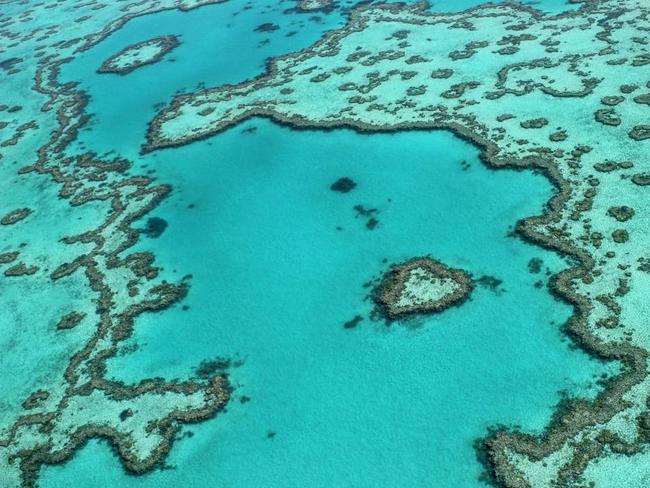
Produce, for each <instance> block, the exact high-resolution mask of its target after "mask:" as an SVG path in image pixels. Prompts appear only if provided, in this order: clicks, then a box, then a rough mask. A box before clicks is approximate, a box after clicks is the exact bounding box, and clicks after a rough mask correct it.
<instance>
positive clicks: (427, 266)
mask: <svg viewBox="0 0 650 488" xmlns="http://www.w3.org/2000/svg"><path fill="white" fill-rule="evenodd" d="M473 288H474V285H473V283H472V279H471V277H470V275H469V274H468V273H467V272H465V271H463V270H462V269H455V268H450V267H448V266H446V265H445V264H443V263H441V262H440V261H436V260H435V259H432V258H428V257H419V258H413V259H410V260H408V261H406V262H404V263H400V264H394V265H393V266H391V268H390V270H388V271H387V272H386V274H385V275H384V277H383V278H382V280H381V282H380V283H379V285H378V286H377V287H376V288H375V290H374V292H373V295H372V296H373V299H374V301H375V303H376V304H377V307H378V309H379V311H380V312H381V314H382V315H383V316H384V317H385V318H387V319H388V320H397V319H400V318H403V317H406V316H409V315H414V314H431V313H439V312H442V311H443V310H445V309H447V308H449V307H450V306H452V305H459V304H461V303H462V302H463V301H465V300H466V299H467V298H468V297H469V295H470V293H471V291H472V289H473Z"/></svg>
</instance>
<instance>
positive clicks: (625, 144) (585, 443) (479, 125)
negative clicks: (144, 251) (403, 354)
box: [143, 0, 650, 488]
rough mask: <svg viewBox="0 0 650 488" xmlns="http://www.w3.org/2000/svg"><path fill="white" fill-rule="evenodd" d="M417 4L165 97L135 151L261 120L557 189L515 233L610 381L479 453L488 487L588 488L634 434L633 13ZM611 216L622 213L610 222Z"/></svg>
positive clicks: (647, 37)
mask: <svg viewBox="0 0 650 488" xmlns="http://www.w3.org/2000/svg"><path fill="white" fill-rule="evenodd" d="M425 7H426V6H425V5H416V6H408V5H390V4H385V5H375V6H372V5H366V6H361V7H359V8H357V9H355V10H353V11H352V13H351V15H350V18H349V21H348V23H347V25H346V26H345V27H343V28H341V29H339V30H336V31H333V32H330V33H328V34H327V35H326V36H325V37H324V38H323V39H322V40H320V41H319V42H317V43H316V44H315V45H313V46H312V47H310V48H308V49H305V50H303V51H301V52H298V53H295V54H291V55H288V56H284V57H279V58H277V59H274V60H272V61H270V62H269V64H268V67H267V71H266V73H264V74H262V75H260V76H259V77H257V78H255V79H252V80H249V81H247V82H244V83H241V84H237V85H228V86H223V87H219V88H215V89H208V90H204V91H201V92H197V93H192V94H186V95H180V96H178V97H177V98H176V99H175V100H174V101H173V103H172V104H171V105H170V106H169V107H167V108H165V109H164V110H162V111H161V112H160V113H159V114H158V115H157V116H156V118H155V119H154V120H153V121H152V122H151V124H150V128H149V133H148V143H147V145H146V146H145V147H144V148H143V150H144V151H151V150H156V149H161V148H164V147H169V146H176V145H180V144H186V143H189V142H191V141H194V140H197V139H201V138H204V137H208V136H210V135H213V134H216V133H218V132H220V131H223V130H225V129H227V128H229V127H232V126H233V125H236V124H238V123H240V122H242V121H244V120H246V119H248V118H250V117H254V116H266V117H270V118H272V119H273V120H275V121H277V122H279V123H284V124H288V125H290V126H292V127H294V128H320V129H327V128H334V127H342V126H344V127H351V128H354V129H356V130H358V131H367V132H376V131H397V130H406V129H423V128H431V129H447V130H452V131H454V132H455V133H456V134H458V135H460V136H461V137H464V138H466V139H468V140H470V141H472V142H474V143H475V144H477V145H479V146H480V147H482V149H483V151H482V158H483V160H484V161H485V162H486V164H489V165H490V166H492V167H495V168H496V167H515V168H533V169H536V170H538V171H542V172H544V173H545V174H546V175H547V176H548V177H549V178H550V179H551V180H552V181H553V182H554V184H555V185H556V187H557V193H556V195H555V196H554V197H553V199H552V200H551V201H550V202H549V203H548V205H547V209H546V212H545V214H544V215H541V216H535V217H531V218H528V219H525V220H523V221H521V222H519V223H518V225H517V230H518V232H519V234H520V235H521V236H523V237H525V238H527V239H529V240H531V241H532V242H534V243H537V244H539V245H543V246H546V247H548V248H550V249H554V250H556V251H558V252H560V253H562V254H563V255H565V256H567V258H568V259H569V260H570V261H571V262H573V267H571V268H570V269H567V270H565V271H563V272H561V273H559V274H558V275H556V276H555V277H554V278H553V280H552V286H551V287H552V290H553V292H554V293H555V294H557V296H558V297H560V298H562V299H563V300H566V301H567V302H569V303H571V304H572V305H573V306H574V314H573V316H572V318H571V319H570V320H569V322H568V323H567V324H566V326H565V329H566V332H567V334H568V335H569V336H570V337H571V338H572V339H573V340H574V342H575V343H576V344H578V345H579V346H581V347H583V348H584V349H586V350H587V351H589V352H590V353H591V354H593V355H595V356H598V357H600V358H603V359H604V360H617V361H619V362H620V364H621V368H622V372H621V374H620V375H619V376H617V377H616V378H615V379H613V380H611V381H608V382H607V383H606V384H605V385H604V386H605V388H604V390H603V392H602V393H601V394H600V395H599V396H598V397H597V398H596V399H595V400H594V401H584V400H571V401H566V402H563V403H562V404H561V405H559V406H558V411H557V414H556V416H555V418H554V420H553V421H552V422H551V424H550V425H549V426H548V428H547V429H546V430H545V432H544V433H543V434H541V435H539V436H533V435H528V434H525V433H520V432H513V431H509V430H508V429H504V428H500V429H495V430H494V431H492V432H491V433H489V435H487V436H486V438H485V439H484V440H483V441H482V442H480V443H479V444H480V455H481V458H482V459H484V460H485V464H486V468H487V469H486V471H487V473H486V474H487V475H489V476H490V478H491V479H492V481H493V482H495V483H497V484H499V485H500V486H504V487H511V488H515V487H517V488H523V487H535V488H543V487H552V486H574V487H578V486H589V483H590V481H591V480H590V479H587V478H586V476H587V475H586V474H585V469H586V467H587V466H590V465H593V464H594V463H593V462H592V461H594V460H596V459H598V458H602V457H605V456H608V457H609V458H612V457H613V456H615V455H617V453H621V452H624V453H626V454H628V455H631V454H634V453H636V452H638V451H640V450H641V449H642V448H644V444H645V443H646V441H647V440H649V439H650V411H649V409H648V399H649V395H650V377H649V376H648V372H647V359H648V351H649V350H650V335H649V334H648V333H647V328H645V327H644V325H645V324H644V317H647V316H649V314H650V304H649V302H648V300H647V297H648V296H650V295H649V293H650V274H649V270H650V266H648V263H650V260H648V247H647V244H648V242H649V237H650V226H648V222H649V221H650V207H649V206H648V205H647V204H645V202H647V198H648V195H649V194H648V191H650V188H649V187H648V185H649V184H650V183H648V182H650V172H649V170H650V159H649V158H648V154H650V152H649V150H650V128H649V125H648V124H649V119H650V117H649V115H650V113H649V111H648V104H647V103H646V102H647V100H648V99H649V97H648V94H649V92H650V70H649V69H648V66H649V65H650V52H649V50H648V42H649V41H650V27H649V26H650V17H649V12H650V7H649V6H648V3H647V1H646V0H617V1H614V0H611V1H608V0H591V1H587V2H585V3H584V4H583V5H582V6H581V8H580V9H579V10H577V11H575V12H572V13H567V14H563V15H560V16H555V17H549V16H543V15H541V14H540V13H538V12H537V11H534V10H532V9H529V8H527V7H523V6H520V5H515V4H496V5H484V6H481V7H477V8H475V9H472V10H469V11H466V12H461V13H458V14H431V13H428V12H426V10H425ZM622 207H625V208H626V209H630V210H631V211H630V210H628V211H627V212H625V214H626V217H629V218H625V219H620V218H617V216H618V215H620V214H621V213H620V212H619V211H616V210H613V211H612V210H611V209H612V208H614V209H617V208H622Z"/></svg>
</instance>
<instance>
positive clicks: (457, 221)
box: [40, 1, 611, 487]
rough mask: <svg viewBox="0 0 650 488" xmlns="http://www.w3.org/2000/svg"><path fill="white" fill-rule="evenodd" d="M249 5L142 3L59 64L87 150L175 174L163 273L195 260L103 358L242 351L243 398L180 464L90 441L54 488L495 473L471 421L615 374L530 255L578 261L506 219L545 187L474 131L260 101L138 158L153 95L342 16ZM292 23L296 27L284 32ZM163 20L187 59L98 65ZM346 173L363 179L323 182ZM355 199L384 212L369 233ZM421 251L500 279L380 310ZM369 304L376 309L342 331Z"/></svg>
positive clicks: (540, 411)
mask: <svg viewBox="0 0 650 488" xmlns="http://www.w3.org/2000/svg"><path fill="white" fill-rule="evenodd" d="M243 4H244V3H243V2H238V1H233V2H229V3H226V4H223V5H217V6H213V7H206V8H202V9H199V10H196V11H194V12H191V13H180V12H167V13H163V14H159V15H155V16H149V17H143V18H140V19H136V20H135V21H133V22H131V23H130V24H129V25H128V26H127V27H126V28H124V29H122V30H120V31H119V32H118V33H116V34H115V35H113V36H111V37H109V38H108V39H107V40H106V41H105V42H103V43H102V44H100V45H99V46H97V47H96V48H94V49H92V50H90V51H88V52H87V53H85V54H83V55H82V56H80V57H79V58H78V59H76V60H75V61H74V62H72V63H70V64H69V65H68V66H67V67H66V68H65V69H64V70H63V74H62V78H63V80H64V81H67V80H80V81H81V82H82V83H81V86H82V88H84V89H86V90H88V92H89V93H90V95H91V97H92V101H91V103H90V105H89V108H88V110H89V112H90V113H93V114H94V118H93V123H92V125H91V126H90V127H89V129H90V130H88V131H85V132H84V133H83V134H82V136H81V137H80V138H79V142H78V146H77V147H79V146H85V147H86V148H87V149H92V150H95V151H98V152H100V153H101V152H108V151H116V152H117V153H118V154H120V155H123V156H127V157H130V158H136V159H137V164H136V165H135V168H134V170H133V172H134V173H141V172H142V171H143V170H144V171H152V172H153V173H152V174H153V175H154V176H156V177H157V178H158V180H159V181H160V182H164V183H170V184H172V185H173V188H174V192H173V193H172V195H171V196H170V197H169V198H168V199H167V200H166V201H165V202H164V203H163V204H162V205H161V206H160V207H159V208H157V209H156V210H154V212H153V213H152V214H151V216H156V217H160V218H164V219H165V220H166V221H167V222H168V223H169V226H168V228H167V229H166V230H165V232H164V233H163V234H162V235H161V236H160V237H158V238H157V239H143V240H142V241H141V242H140V243H139V244H138V245H137V246H136V248H137V249H139V250H150V251H153V252H154V253H155V254H156V256H157V262H158V264H159V265H161V266H163V267H164V268H165V269H164V271H163V275H164V276H167V277H169V278H179V277H180V276H183V275H185V274H188V273H191V274H192V275H193V278H192V289H191V291H190V294H189V296H188V298H187V299H186V300H185V301H184V302H183V304H182V305H186V306H187V307H189V308H188V309H187V310H184V309H183V308H182V307H180V306H178V307H176V308H173V309H171V310H169V311H166V312H164V313H161V314H156V315H146V316H143V317H141V319H140V320H139V321H138V323H137V326H136V328H135V333H134V336H133V338H132V339H131V340H130V344H137V345H138V346H139V349H138V350H137V351H136V352H134V353H130V354H123V355H120V356H118V357H116V358H115V359H113V360H111V361H110V362H109V363H108V375H109V376H113V377H115V378H118V379H120V380H124V381H127V382H136V381H139V380H140V379H142V378H143V377H152V376H163V377H165V378H184V377H187V376H191V375H192V374H193V372H194V368H195V367H196V366H197V365H198V364H199V363H200V362H201V361H203V360H209V359H214V358H216V357H229V358H234V359H239V360H241V362H242V365H241V366H238V367H234V368H232V370H231V371H230V374H231V379H232V381H233V383H234V384H235V386H236V387H237V389H236V392H235V395H234V399H233V401H232V403H231V404H230V405H229V407H228V411H227V412H226V413H225V414H222V415H220V416H219V417H218V418H216V419H214V420H211V421H208V422H205V423H202V424H198V425H196V426H188V427H186V428H184V430H183V435H182V436H181V437H183V439H181V440H179V442H177V443H176V444H175V445H174V448H173V449H172V451H171V453H170V456H169V458H168V460H167V463H168V465H169V467H173V468H174V469H165V470H157V471H154V472H153V473H151V474H148V475H146V476H143V477H131V476H127V475H126V474H125V473H124V472H123V471H122V470H121V468H120V467H119V461H118V460H117V458H115V457H114V456H113V455H112V453H111V451H110V448H109V447H108V446H107V445H106V444H105V443H102V442H95V441H94V442H91V443H89V445H88V446H87V447H86V448H84V449H83V450H82V451H81V452H79V454H78V455H77V456H76V457H75V458H74V459H73V460H72V461H70V462H69V463H67V464H65V465H62V466H52V467H46V468H45V469H44V470H43V475H42V479H41V483H40V485H41V486H43V487H58V486H73V485H75V484H76V485H79V484H81V485H82V486H84V485H89V484H91V483H94V484H97V485H99V486H127V487H129V486H134V487H135V486H151V487H154V486H156V487H157V486H201V487H203V486H224V487H225V486H233V487H241V486H251V487H258V486H283V487H284V486H287V487H294V486H296V487H298V486H306V485H311V486H319V487H320V486H363V487H365V486H368V487H370V486H390V487H392V486H434V487H447V486H456V487H477V486H482V484H481V482H480V481H479V480H478V477H479V475H480V472H481V466H480V464H479V463H478V462H477V460H476V454H475V451H474V449H473V447H472V443H473V441H474V440H475V439H477V438H479V437H481V436H483V435H485V433H486V431H487V429H488V428H489V427H490V426H494V425H496V424H508V425H520V426H521V427H522V428H523V429H525V430H527V431H540V430H541V429H542V428H543V427H544V425H546V423H547V422H548V420H549V418H550V415H551V414H552V410H553V407H554V405H555V404H556V403H557V401H558V399H559V398H560V392H561V391H568V392H570V393H571V394H579V395H593V394H594V393H595V391H596V387H595V386H594V378H595V377H597V376H598V375H600V374H601V373H602V372H603V371H607V370H611V368H606V367H605V366H604V365H602V364H600V363H598V362H596V361H594V360H591V359H589V358H588V357H587V356H586V355H585V354H583V353H582V352H580V351H576V350H573V349H571V348H570V346H569V344H568V342H566V341H565V340H564V339H563V336H562V333H561V331H560V327H561V324H562V323H563V322H564V321H565V320H566V319H567V318H568V317H569V315H570V313H571V310H570V308H569V307H568V306H566V305H564V304H562V303H559V302H557V301H555V300H554V299H553V298H552V297H551V295H550V294H549V293H548V291H547V289H546V288H545V287H541V288H539V287H536V286H535V282H537V281H538V280H540V279H544V280H546V273H542V274H539V275H537V274H530V273H529V272H528V269H527V264H528V262H529V261H530V259H532V258H541V259H543V261H544V270H546V269H548V270H549V271H551V272H557V271H559V270H560V269H562V268H564V267H566V265H567V264H566V263H565V262H563V261H562V260H561V259H560V258H558V257H557V256H555V255H553V254H551V253H548V252H545V251H543V250H542V249H540V248H537V247H534V246H530V245H528V244H526V243H524V242H522V241H521V240H519V239H517V238H513V237H510V236H509V231H510V230H511V229H512V226H513V225H514V223H515V222H516V221H517V220H518V219H520V218H522V217H526V216H529V215H533V214H536V213H539V212H541V211H542V208H543V205H544V203H545V202H546V201H547V200H548V199H549V198H550V196H551V195H552V188H551V186H550V184H549V183H548V181H547V180H545V179H544V178H543V177H542V176H540V175H535V174H533V173H531V172H515V171H493V170H489V169H487V168H486V167H484V166H483V165H482V164H481V163H480V162H479V160H478V151H477V149H476V148H474V147H472V146H470V145H469V144H467V143H465V142H463V141H461V140H459V139H458V138H456V137H454V136H453V135H451V134H449V133H445V132H409V133H400V134H395V135H389V134H377V135H372V136H368V135H359V134H356V133H354V132H352V131H348V130H336V131H332V132H314V131H300V132H296V131H292V130H290V129H288V128H283V127H279V126H276V125H274V124H272V123H271V122H269V121H267V120H261V119H255V120H251V121H248V122H246V123H245V124H243V125H242V126H239V127H235V128H233V129H231V130H229V131H228V132H226V133H224V134H221V135H218V136H216V137H213V138H211V139H208V140H205V141H201V142H197V143H194V144H192V145H189V146H186V147H182V148H178V149H173V150H165V151H162V152H159V153H153V154H150V155H147V156H146V157H139V156H138V155H137V153H138V148H139V146H140V144H141V143H142V142H143V140H144V130H145V128H146V122H147V121H148V120H149V119H150V118H151V116H152V115H153V114H154V113H155V111H154V108H153V105H154V104H155V103H158V102H165V101H168V100H169V97H171V96H172V95H173V93H174V92H176V91H177V90H189V89H193V88H194V87H195V85H196V83H198V82H204V83H206V85H208V86H210V85H218V84H223V83H233V82H237V81H241V80H243V79H246V78H248V77H251V76H254V75H255V74H257V73H259V72H260V70H261V69H262V66H263V61H264V59H265V58H266V57H268V56H274V55H278V54H282V53H285V52H290V51H293V50H296V49H300V48H302V47H304V46H306V45H309V44H310V43H312V42H314V41H315V40H317V39H318V38H319V37H320V36H321V35H322V32H323V31H324V30H327V29H329V28H332V27H336V26H337V25H339V23H340V22H341V21H342V20H341V19H342V17H341V16H340V14H333V15H331V16H323V17H322V20H321V21H318V22H317V21H313V20H308V19H309V17H310V16H308V15H298V14H289V15H287V14H283V13H282V10H283V9H284V8H286V7H287V2H285V3H284V4H280V6H279V7H278V6H277V5H275V6H274V10H270V9H266V8H263V7H259V8H258V7H256V8H255V9H253V10H250V11H243V12H241V13H239V14H237V15H236V16H233V14H234V13H236V12H239V11H240V10H241V8H242V5H243ZM441 5H444V4H437V5H434V8H442V7H441ZM548 5H557V3H556V2H553V3H549V4H548ZM454 6H455V7H458V6H459V4H456V3H455V4H454ZM467 6H469V5H467ZM463 8H465V6H463ZM269 21H270V22H275V23H278V24H280V25H281V29H280V30H279V31H276V32H275V33H273V34H271V35H270V37H271V39H272V41H271V42H270V43H269V44H267V45H264V46H261V47H257V44H258V42H259V41H260V40H261V39H263V38H264V37H266V35H265V34H253V32H252V29H253V28H254V27H255V26H256V25H259V24H260V23H262V22H269ZM228 24H232V25H231V27H228ZM290 30H296V31H297V32H298V33H297V34H295V35H294V36H292V37H285V36H284V34H283V33H286V31H290ZM169 33H175V34H181V35H182V40H183V44H182V45H181V47H180V48H178V49H177V50H176V51H174V52H173V53H172V54H171V55H170V56H169V57H170V58H173V59H175V61H174V62H170V61H165V62H162V63H159V64H156V65H153V66H149V67H146V68H143V69H141V70H137V71H135V72H133V73H132V74H130V75H129V76H126V77H120V76H106V75H96V74H95V73H94V70H95V69H96V68H97V67H98V65H99V64H101V62H102V61H103V59H105V58H106V57H108V56H109V55H110V54H112V53H113V52H115V51H117V50H119V49H120V48H122V47H124V46H125V45H127V44H130V43H132V42H136V41H139V40H142V39H146V38H148V37H151V36H153V35H160V34H169ZM252 128H255V131H254V132H250V131H246V132H244V130H245V129H252ZM73 150H74V149H73ZM462 161H465V162H467V163H469V169H463V168H464V166H463V165H462V164H461V162H462ZM342 176H347V177H350V178H352V179H354V180H355V181H356V182H357V184H358V186H357V187H356V188H355V189H354V190H353V191H352V192H350V193H348V194H345V195H342V194H338V193H335V192H331V191H330V190H329V186H330V184H331V183H332V182H334V181H335V180H336V179H338V178H340V177H342ZM357 204H361V205H364V206H365V207H372V208H377V209H378V215H377V218H378V220H379V222H380V223H379V225H378V227H377V228H376V229H375V230H372V231H371V230H368V229H367V228H366V226H365V224H366V221H365V220H364V219H363V218H361V217H356V213H355V211H354V209H353V207H354V206H355V205H357ZM190 205H191V206H192V208H190ZM337 228H340V229H341V230H338V229H337ZM422 254H431V255H433V256H434V257H436V258H437V259H440V260H442V261H443V262H445V263H447V264H449V265H451V266H457V267H462V268H463V269H466V270H467V271H469V272H471V273H472V274H473V275H474V276H475V277H476V278H478V277H480V276H483V275H489V276H494V277H496V278H498V279H500V280H502V281H503V284H502V285H501V286H500V287H499V288H498V289H496V290H491V289H488V288H485V287H477V289H476V290H475V292H474V293H473V295H472V299H471V300H470V301H469V302H467V303H465V304H464V305H463V306H462V307H460V308H454V309H450V310H448V311H446V312H444V313H442V314H440V315H437V316H432V317H427V318H419V319H416V320H412V321H409V322H406V323H403V324H395V325H393V326H391V327H387V326H386V325H384V324H383V323H381V322H373V321H371V320H370V319H369V318H368V314H369V312H370V310H371V304H370V303H369V302H368V300H367V294H368V289H367V288H364V283H367V282H368V281H370V280H371V279H373V278H376V277H377V276H378V275H379V274H380V273H381V272H382V271H384V270H385V269H386V268H387V266H388V265H389V264H390V263H392V262H395V261H401V260H404V259H407V258H409V257H412V256H416V255H422ZM357 314H358V315H361V316H363V317H365V318H364V320H363V321H362V322H361V323H360V324H359V325H358V326H357V328H355V329H352V330H347V329H344V328H343V324H344V323H345V322H346V321H348V320H350V319H351V318H353V317H354V316H355V315H357ZM128 345H129V344H126V346H128ZM242 396H246V397H249V398H250V401H248V402H244V403H242V402H241V401H240V400H239V399H240V398H241V397H242ZM190 432H191V433H192V435H191V438H187V437H189V433H190ZM269 434H273V435H272V436H269Z"/></svg>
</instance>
